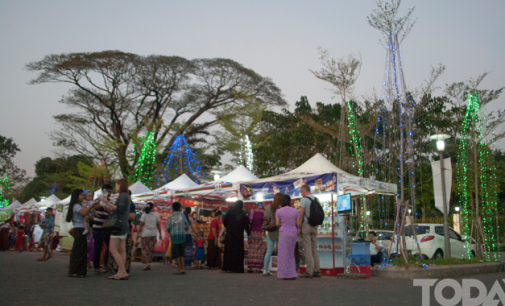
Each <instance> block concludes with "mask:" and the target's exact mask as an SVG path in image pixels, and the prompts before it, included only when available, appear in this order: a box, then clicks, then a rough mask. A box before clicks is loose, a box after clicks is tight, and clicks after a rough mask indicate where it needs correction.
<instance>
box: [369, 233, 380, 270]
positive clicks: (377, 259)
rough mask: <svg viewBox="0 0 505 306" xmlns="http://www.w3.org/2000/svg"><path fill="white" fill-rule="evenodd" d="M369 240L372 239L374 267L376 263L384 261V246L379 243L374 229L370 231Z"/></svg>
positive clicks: (371, 247)
mask: <svg viewBox="0 0 505 306" xmlns="http://www.w3.org/2000/svg"><path fill="white" fill-rule="evenodd" d="M368 240H370V257H371V260H370V262H371V264H372V267H373V265H374V263H378V264H380V263H381V262H382V246H380V245H379V244H378V243H377V239H376V238H375V232H374V231H370V232H368Z"/></svg>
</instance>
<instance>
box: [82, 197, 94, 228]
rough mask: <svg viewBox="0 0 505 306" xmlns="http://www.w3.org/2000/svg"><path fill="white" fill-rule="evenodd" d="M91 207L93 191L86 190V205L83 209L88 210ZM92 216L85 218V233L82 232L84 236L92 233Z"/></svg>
mask: <svg viewBox="0 0 505 306" xmlns="http://www.w3.org/2000/svg"><path fill="white" fill-rule="evenodd" d="M91 205H93V191H92V190H86V193H84V205H83V207H82V208H88V207H90V206H91ZM91 220H92V218H91V215H87V216H85V217H84V219H83V220H82V222H83V223H84V232H82V234H83V235H86V234H87V233H89V232H90V231H91V227H90V224H91Z"/></svg>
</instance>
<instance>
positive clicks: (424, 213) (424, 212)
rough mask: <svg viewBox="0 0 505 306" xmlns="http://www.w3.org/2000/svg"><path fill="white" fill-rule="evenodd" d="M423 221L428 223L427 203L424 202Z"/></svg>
mask: <svg viewBox="0 0 505 306" xmlns="http://www.w3.org/2000/svg"><path fill="white" fill-rule="evenodd" d="M423 223H426V203H423Z"/></svg>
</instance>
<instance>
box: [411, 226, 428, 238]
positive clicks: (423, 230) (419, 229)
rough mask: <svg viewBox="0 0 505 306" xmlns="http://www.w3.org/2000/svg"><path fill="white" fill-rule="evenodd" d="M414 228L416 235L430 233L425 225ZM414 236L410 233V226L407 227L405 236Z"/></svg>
mask: <svg viewBox="0 0 505 306" xmlns="http://www.w3.org/2000/svg"><path fill="white" fill-rule="evenodd" d="M414 226H415V228H416V234H417V235H422V234H429V233H430V227H429V226H427V225H414ZM413 235H414V234H413V233H412V226H410V225H407V226H406V227H405V236H413Z"/></svg>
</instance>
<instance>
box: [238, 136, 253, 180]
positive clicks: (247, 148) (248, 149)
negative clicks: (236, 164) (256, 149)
mask: <svg viewBox="0 0 505 306" xmlns="http://www.w3.org/2000/svg"><path fill="white" fill-rule="evenodd" d="M241 142H242V150H241V151H240V163H241V164H242V163H243V161H242V152H244V157H245V163H246V168H247V169H248V170H249V171H253V170H254V154H253V152H252V143H251V141H250V140H249V136H247V135H245V137H244V139H243V140H241Z"/></svg>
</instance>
